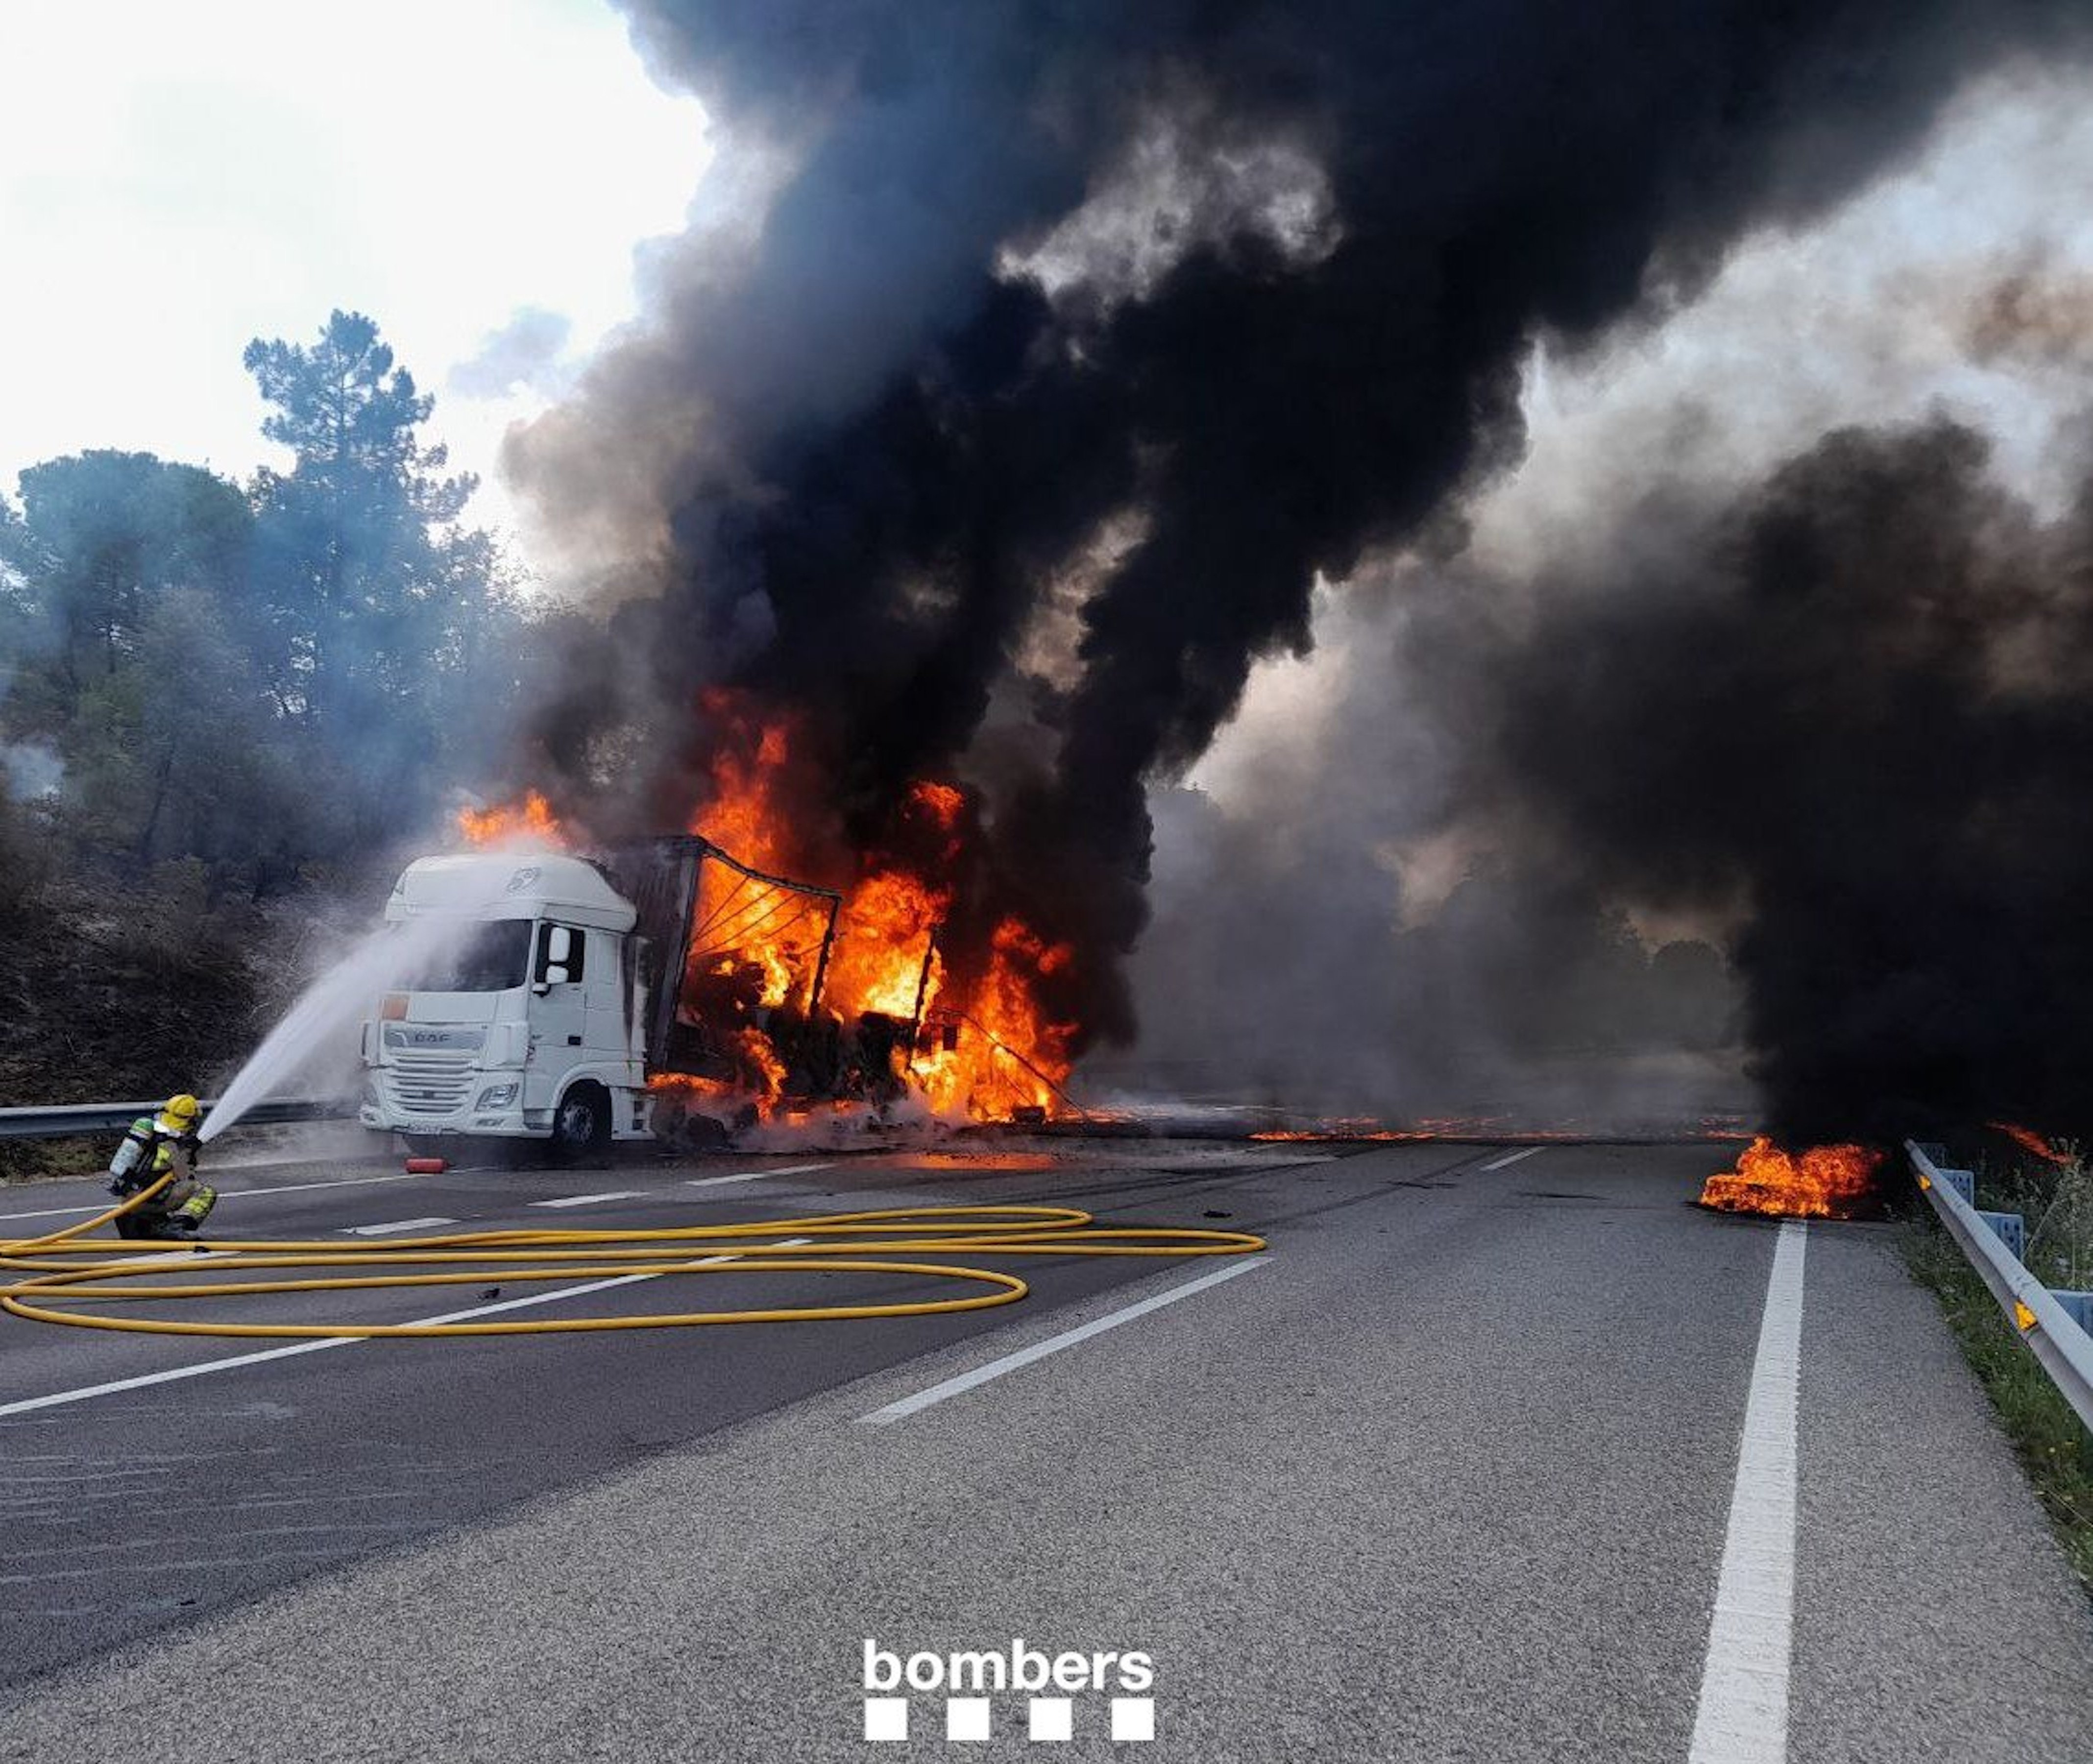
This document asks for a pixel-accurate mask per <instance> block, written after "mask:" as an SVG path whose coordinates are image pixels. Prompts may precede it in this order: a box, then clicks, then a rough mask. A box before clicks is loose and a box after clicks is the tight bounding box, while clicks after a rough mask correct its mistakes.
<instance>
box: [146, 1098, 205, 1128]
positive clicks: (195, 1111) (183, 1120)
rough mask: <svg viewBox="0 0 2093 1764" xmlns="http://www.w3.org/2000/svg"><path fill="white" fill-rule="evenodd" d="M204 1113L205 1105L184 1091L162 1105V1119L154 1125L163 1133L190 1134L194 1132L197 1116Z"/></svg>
mask: <svg viewBox="0 0 2093 1764" xmlns="http://www.w3.org/2000/svg"><path fill="white" fill-rule="evenodd" d="M202 1112H203V1105H202V1103H199V1102H197V1099H195V1098H194V1097H193V1096H191V1095H190V1094H189V1092H188V1091H186V1090H184V1091H183V1092H182V1093H181V1094H180V1095H179V1096H171V1097H169V1098H168V1099H167V1101H166V1102H164V1103H162V1104H161V1105H160V1118H159V1120H157V1121H155V1122H154V1126H156V1127H158V1129H160V1131H161V1132H162V1133H189V1132H191V1131H192V1130H193V1129H194V1128H195V1126H196V1124H197V1116H199V1115H201V1114H202Z"/></svg>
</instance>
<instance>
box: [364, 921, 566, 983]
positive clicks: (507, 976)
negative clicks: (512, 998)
mask: <svg viewBox="0 0 2093 1764" xmlns="http://www.w3.org/2000/svg"><path fill="white" fill-rule="evenodd" d="M530 948H531V922H530V921H529V920H527V919H500V920H496V921H493V922H492V923H491V924H461V925H459V927H458V929H457V935H456V936H455V937H454V938H451V939H450V940H449V941H448V943H445V944H444V947H442V948H440V949H438V950H436V951H434V952H433V953H431V954H430V955H427V956H423V957H422V958H421V959H420V960H414V961H401V962H397V963H396V964H394V971H393V975H392V985H393V986H395V987H397V989H399V990H401V991H403V992H505V991H506V990H508V989H509V987H511V986H522V984H523V966H524V962H525V960H526V957H527V956H528V955H529V952H530Z"/></svg>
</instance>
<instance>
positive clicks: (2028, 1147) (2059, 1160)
mask: <svg viewBox="0 0 2093 1764" xmlns="http://www.w3.org/2000/svg"><path fill="white" fill-rule="evenodd" d="M1984 1125H1986V1126H1987V1127H1989V1128H1990V1129H1991V1131H1992V1132H1993V1133H2004V1135H2005V1136H2006V1138H2008V1139H2010V1140H2012V1141H2013V1143H2014V1144H2015V1145H2017V1146H2019V1147H2020V1148H2021V1151H2025V1152H2026V1153H2027V1154H2028V1155H2030V1157H2036V1158H2039V1159H2042V1161H2043V1163H2044V1164H2056V1165H2057V1166H2058V1167H2059V1168H2063V1169H2068V1168H2070V1167H2071V1166H2072V1165H2073V1164H2076V1163H2077V1162H2078V1159H2077V1158H2076V1157H2074V1155H2072V1154H2071V1153H2070V1152H2069V1151H2064V1150H2062V1149H2061V1147H2059V1146H2053V1145H2052V1144H2051V1143H2050V1142H2049V1141H2048V1140H2047V1139H2045V1138H2043V1136H2042V1135H2041V1134H2040V1133H2037V1132H2036V1131H2035V1129H2033V1128H2032V1127H2022V1126H2020V1125H2017V1124H2016V1123H2015V1122H2013V1121H2009V1120H1995V1121H1987V1122H1986V1123H1985V1124H1984Z"/></svg>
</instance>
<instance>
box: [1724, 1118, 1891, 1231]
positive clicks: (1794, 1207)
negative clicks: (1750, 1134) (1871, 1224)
mask: <svg viewBox="0 0 2093 1764" xmlns="http://www.w3.org/2000/svg"><path fill="white" fill-rule="evenodd" d="M1883 1161H1884V1155H1883V1153H1882V1152H1880V1151H1874V1150H1873V1149H1872V1148H1870V1147H1869V1146H1811V1147H1810V1148H1809V1150H1807V1151H1782V1150H1781V1148H1780V1147H1779V1146H1776V1145H1775V1144H1774V1142H1772V1141H1771V1140H1770V1139H1769V1138H1766V1136H1765V1135H1763V1134H1761V1135H1760V1136H1759V1137H1758V1138H1756V1139H1754V1140H1753V1142H1751V1144H1749V1145H1748V1146H1746V1147H1745V1148H1744V1150H1743V1151H1740V1152H1739V1153H1738V1154H1737V1164H1736V1168H1735V1169H1733V1170H1725V1171H1722V1172H1720V1173H1719V1174H1718V1175H1715V1176H1711V1177H1709V1178H1708V1180H1707V1182H1706V1183H1705V1185H1703V1186H1702V1188H1701V1205H1702V1206H1703V1207H1714V1208H1716V1209H1717V1210H1718V1211H1722V1212H1727V1213H1771V1214H1774V1215H1776V1216H1779V1217H1781V1218H1784V1219H1850V1218H1852V1217H1853V1216H1855V1215H1856V1214H1857V1213H1858V1212H1860V1211H1863V1210H1864V1209H1865V1207H1866V1206H1867V1204H1868V1202H1869V1200H1870V1195H1871V1194H1872V1192H1873V1190H1874V1183H1875V1176H1876V1172H1878V1171H1879V1170H1880V1169H1881V1168H1882V1167H1883Z"/></svg>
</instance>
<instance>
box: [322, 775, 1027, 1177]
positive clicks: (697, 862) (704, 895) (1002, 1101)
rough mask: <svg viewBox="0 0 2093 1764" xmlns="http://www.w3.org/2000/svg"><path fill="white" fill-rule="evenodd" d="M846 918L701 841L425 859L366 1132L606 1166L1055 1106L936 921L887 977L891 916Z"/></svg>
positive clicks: (827, 901) (833, 895)
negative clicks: (676, 1152) (840, 1118)
mask: <svg viewBox="0 0 2093 1764" xmlns="http://www.w3.org/2000/svg"><path fill="white" fill-rule="evenodd" d="M531 812H532V813H536V814H537V815H538V817H539V818H538V819H537V820H536V821H535V822H533V823H532V830H533V831H534V832H535V833H536V834H539V836H541V837H549V835H550V831H551V823H550V822H549V820H548V818H546V817H544V814H543V812H542V811H541V810H539V811H531ZM877 892H880V893H882V894H890V893H891V892H892V890H891V888H890V887H887V888H886V889H883V890H881V891H877ZM887 904H888V905H889V906H891V904H892V903H891V902H888V903H887ZM850 905H851V899H850V897H847V895H845V894H844V893H843V891H840V890H838V889H834V888H829V887H825V886H820V885H817V884H815V883H812V882H801V881H797V880H795V879H793V878H788V877H786V876H782V875H778V874H776V873H771V872H769V871H766V870H762V869H756V868H755V867H754V866H753V865H748V864H745V863H743V862H742V861H741V860H739V859H738V858H737V857H735V856H734V855H733V854H731V853H730V852H727V851H726V850H725V849H723V848H722V847H720V846H719V845H717V844H716V843H713V841H711V840H709V839H705V838H704V837H702V836H701V835H699V834H673V835H669V836H665V837H661V838H656V839H643V840H635V841H630V842H627V843H622V844H617V845H614V846H611V847H607V848H605V849H604V850H603V851H601V852H597V853H594V854H591V855H588V856H583V855H581V854H578V853H574V852H558V851H544V852H519V851H498V850H492V849H487V850H480V851H475V852H463V853H454V854H449V855H445V856H430V857H423V858H419V859H417V860H415V861H414V862H413V863H411V864H410V865H408V866H407V868H406V869H405V872H403V873H402V874H401V878H400V880H399V882H398V884H397V886H396V887H395V889H394V891H393V894H392V899H391V900H390V901H389V902H388V905H387V908H386V917H387V920H388V922H389V923H390V924H391V925H393V926H394V927H396V928H397V933H398V934H400V935H401V960H400V961H399V962H398V963H397V964H395V968H394V971H393V972H392V974H391V976H390V980H391V986H390V988H389V990H387V991H386V993H385V994H384V998H383V999H382V1001H381V1003H380V1006H379V1014H378V1016H376V1017H375V1018H374V1019H373V1020H372V1021H369V1022H366V1024H365V1025H363V1029H362V1060H363V1064H364V1068H365V1073H366V1081H365V1086H364V1092H363V1096H362V1104H361V1107H360V1109H359V1119H360V1120H362V1124H363V1125H365V1126H366V1127H369V1128H372V1129H377V1130H380V1131H388V1132H393V1133H401V1134H403V1135H405V1137H406V1138H408V1139H409V1141H410V1143H413V1144H414V1145H415V1146H416V1148H417V1149H418V1150H423V1149H429V1148H431V1147H436V1146H441V1145H442V1144H443V1143H444V1142H450V1141H454V1140H456V1139H457V1138H512V1139H513V1138H522V1139H549V1140H551V1141H552V1142H555V1143H556V1144H557V1145H558V1146H561V1148H563V1149H565V1150H568V1151H600V1150H602V1149H603V1148H604V1147H606V1146H609V1144H611V1143H612V1142H614V1141H619V1140H637V1139H644V1138H651V1137H655V1136H656V1135H657V1134H664V1135H665V1136H667V1137H670V1138H681V1139H694V1138H695V1139H698V1140H700V1141H702V1140H708V1139H710V1140H717V1139H720V1138H727V1137H730V1136H731V1135H732V1134H734V1133H737V1132H743V1131H747V1129H751V1128H752V1127H756V1126H757V1125H761V1124H763V1123H765V1122H768V1121H770V1120H774V1119H777V1118H778V1117H779V1116H786V1117H788V1118H789V1117H793V1116H799V1115H802V1114H805V1113H808V1112H812V1111H815V1110H817V1109H825V1110H828V1111H830V1112H832V1113H846V1114H849V1115H852V1116H856V1117H858V1118H860V1120H863V1121H864V1123H865V1124H867V1125H879V1124H881V1123H882V1122H883V1121H886V1120H889V1119H890V1118H891V1116H892V1113H893V1112H894V1111H895V1108H896V1107H897V1105H899V1104H902V1103H903V1102H904V1100H905V1099H908V1098H909V1097H910V1096H911V1095H912V1094H914V1095H917V1096H920V1097H921V1098H922V1099H923V1100H924V1101H925V1103H926V1104H927V1105H928V1106H929V1109H930V1111H931V1112H934V1113H938V1114H943V1115H946V1116H948V1117H952V1118H973V1119H988V1118H994V1119H1006V1120H1043V1119H1044V1118H1045V1117H1046V1116H1047V1115H1048V1114H1049V1113H1051V1112H1052V1110H1053V1105H1054V1103H1055V1102H1056V1101H1058V1100H1059V1099H1060V1098H1061V1096H1062V1092H1061V1088H1060V1085H1059V1080H1058V1079H1057V1078H1055V1077H1053V1076H1051V1075H1050V1074H1049V1073H1047V1072H1046V1071H1044V1070H1043V1069H1042V1068H1041V1067H1040V1066H1039V1064H1038V1063H1037V1062H1036V1061H1035V1060H1033V1059H1032V1058H1031V1057H1029V1055H1027V1054H1026V1053H1025V1051H1023V1050H1022V1049H1020V1048H1018V1047H1013V1046H1012V1045H1010V1044H1009V1043H1008V1042H1006V1041H1004V1040H1003V1038H999V1037H998V1036H997V1035H996V1034H994V1031H993V1030H992V1029H990V1028H989V1027H988V1026H987V1025H986V1024H984V1023H982V1022H981V1021H978V1020H977V1018H976V1017H975V1016H973V1014H972V1013H971V1012H968V1011H966V1010H965V1009H964V1008H962V1006H961V1005H960V1003H958V1002H957V1001H956V1000H955V999H954V998H953V997H952V996H951V988H950V986H949V984H948V982H947V976H946V973H945V970H944V966H943V958H942V952H941V951H940V948H939V945H938V932H939V929H940V926H939V925H938V923H937V922H935V921H922V920H921V919H920V918H909V917H905V916H904V917H903V920H902V921H901V927H902V928H903V929H904V930H914V931H915V932H916V934H917V938H916V940H917V941H918V942H919V943H920V947H918V948H916V949H913V950H910V951H907V952H906V953H907V960H906V961H905V962H903V963H901V964H899V966H898V967H897V965H896V964H895V961H894V960H888V961H886V963H885V964H880V963H878V962H877V961H875V960H873V959H872V952H873V951H875V950H877V949H878V948H881V947H886V946H887V944H888V943H890V941H891V939H890V938H888V937H887V936H886V935H885V934H883V933H882V925H884V926H885V928H886V930H887V931H891V930H893V929H894V923H893V921H892V918H891V915H890V916H889V917H888V918H887V919H886V920H883V921H882V920H880V919H879V918H878V917H877V912H876V911H870V912H869V909H867V908H860V912H859V915H858V920H869V922H863V923H861V922H858V920H853V918H852V917H851V915H850V913H849V912H848V908H849V907H850ZM839 976H841V977H843V979H844V980H845V981H846V982H847V988H846V987H839V986H837V985H836V984H835V982H836V981H837V979H838V977H839ZM838 994H841V996H838ZM1009 1073H1016V1074H1017V1077H1016V1079H1014V1080H1013V1078H1012V1077H1011V1076H1009V1075H1008V1074H1009ZM962 1086H964V1088H962Z"/></svg>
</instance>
